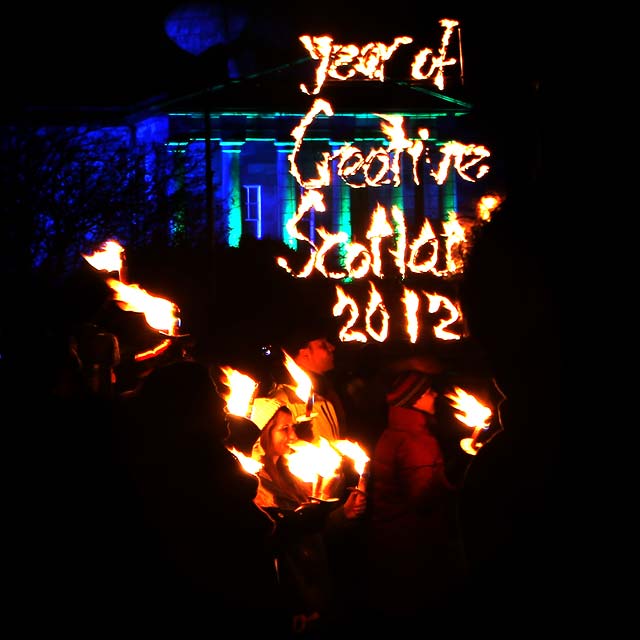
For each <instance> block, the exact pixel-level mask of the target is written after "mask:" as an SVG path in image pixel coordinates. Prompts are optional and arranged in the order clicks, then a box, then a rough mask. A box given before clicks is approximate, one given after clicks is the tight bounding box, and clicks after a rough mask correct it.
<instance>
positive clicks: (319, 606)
mask: <svg viewBox="0 0 640 640" xmlns="http://www.w3.org/2000/svg"><path fill="white" fill-rule="evenodd" d="M251 420H252V421H253V422H254V423H255V424H256V425H257V426H258V428H259V429H260V430H261V433H260V438H259V440H258V441H257V442H256V444H255V446H254V452H253V457H254V458H255V459H256V460H259V461H260V462H261V463H262V467H261V469H260V470H259V471H258V473H257V475H258V479H259V480H260V487H259V489H258V494H257V496H256V504H258V505H259V506H260V507H262V508H263V509H265V510H267V511H268V512H269V513H271V514H272V516H273V517H274V520H275V521H276V536H275V537H276V557H277V560H278V572H279V579H280V585H281V588H282V589H283V598H284V599H285V601H286V602H288V604H289V608H290V615H291V632H292V633H294V634H296V635H300V634H303V635H304V634H307V635H309V634H315V633H319V632H320V631H322V630H326V629H327V628H328V626H329V624H332V623H334V622H335V619H336V618H335V611H336V609H335V601H334V592H333V584H332V578H331V572H330V565H329V559H328V554H327V547H326V540H327V538H331V537H332V536H339V535H340V534H341V532H344V531H345V530H348V529H349V527H351V526H352V525H353V523H355V522H356V521H357V520H358V519H359V518H361V517H362V515H363V514H364V512H365V509H366V499H365V496H364V494H363V493H361V492H356V491H353V492H351V493H349V494H348V497H347V498H346V500H345V501H344V502H343V501H339V500H331V501H321V500H313V499H311V498H310V490H309V486H308V485H307V484H306V483H305V482H304V481H303V480H302V479H301V478H299V477H298V476H296V475H294V473H293V472H292V470H291V469H290V467H289V463H288V458H287V457H288V456H289V455H290V454H292V453H293V446H294V445H295V444H296V442H298V436H297V434H296V430H295V418H294V417H293V414H292V412H291V409H289V407H288V406H287V405H286V404H284V403H283V402H280V401H279V400H276V399H275V398H271V397H263V398H256V399H255V401H254V404H253V409H252V413H251ZM305 444H306V445H307V446H309V447H314V445H313V444H311V443H306V442H305Z"/></svg>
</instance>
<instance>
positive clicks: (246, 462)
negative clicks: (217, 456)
mask: <svg viewBox="0 0 640 640" xmlns="http://www.w3.org/2000/svg"><path fill="white" fill-rule="evenodd" d="M229 451H231V453H233V455H234V456H236V458H238V461H239V462H240V464H241V465H242V468H243V469H244V470H245V471H246V472H247V473H251V474H252V475H254V476H255V475H256V474H257V473H258V471H260V469H262V462H260V461H259V460H256V459H255V458H251V457H249V456H245V455H244V453H242V452H241V451H238V450H237V449H236V448H235V447H231V448H229Z"/></svg>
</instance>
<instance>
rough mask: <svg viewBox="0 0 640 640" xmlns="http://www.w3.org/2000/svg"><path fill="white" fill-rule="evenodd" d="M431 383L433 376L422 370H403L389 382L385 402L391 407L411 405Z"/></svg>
mask: <svg viewBox="0 0 640 640" xmlns="http://www.w3.org/2000/svg"><path fill="white" fill-rule="evenodd" d="M432 385H433V377H432V376H430V375H429V374H427V373H424V372H423V371H415V370H411V371H403V372H402V373H400V374H398V375H397V376H396V378H394V380H393V382H392V383H391V387H390V389H389V392H388V393H387V403H388V404H389V405H390V406H392V407H412V406H413V404H414V402H415V401H416V400H417V399H418V398H420V397H421V396H422V394H424V392H425V391H426V390H427V389H428V388H429V387H431V386H432Z"/></svg>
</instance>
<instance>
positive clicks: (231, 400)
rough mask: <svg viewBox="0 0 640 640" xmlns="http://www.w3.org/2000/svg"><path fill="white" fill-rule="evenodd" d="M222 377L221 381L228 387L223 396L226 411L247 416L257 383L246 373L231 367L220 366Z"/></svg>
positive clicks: (249, 414)
mask: <svg viewBox="0 0 640 640" xmlns="http://www.w3.org/2000/svg"><path fill="white" fill-rule="evenodd" d="M220 370H221V371H222V373H223V375H224V378H223V379H222V380H221V382H222V383H223V384H224V385H226V386H227V387H228V388H229V394H228V396H227V397H226V398H225V400H226V402H227V412H228V413H231V414H233V415H234V416H241V417H243V418H249V417H250V416H251V408H252V406H253V399H254V396H255V392H256V389H257V388H258V383H257V382H256V381H255V380H254V379H253V378H251V377H249V376H248V375H246V374H244V373H240V371H237V370H236V369H232V368H231V367H220Z"/></svg>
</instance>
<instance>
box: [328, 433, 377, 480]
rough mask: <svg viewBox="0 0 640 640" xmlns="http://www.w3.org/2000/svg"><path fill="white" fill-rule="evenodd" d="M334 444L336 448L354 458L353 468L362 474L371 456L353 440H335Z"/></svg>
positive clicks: (344, 454)
mask: <svg viewBox="0 0 640 640" xmlns="http://www.w3.org/2000/svg"><path fill="white" fill-rule="evenodd" d="M332 444H333V447H334V449H337V450H338V451H339V452H340V453H341V454H342V455H343V456H346V457H347V458H351V460H353V468H354V469H355V470H356V471H357V472H358V473H359V474H360V475H362V473H363V472H364V468H365V467H366V465H367V462H369V456H368V455H367V453H366V452H365V450H364V449H363V448H362V447H361V446H360V445H359V444H358V443H357V442H354V441H353V440H335V441H334V442H333V443H332Z"/></svg>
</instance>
